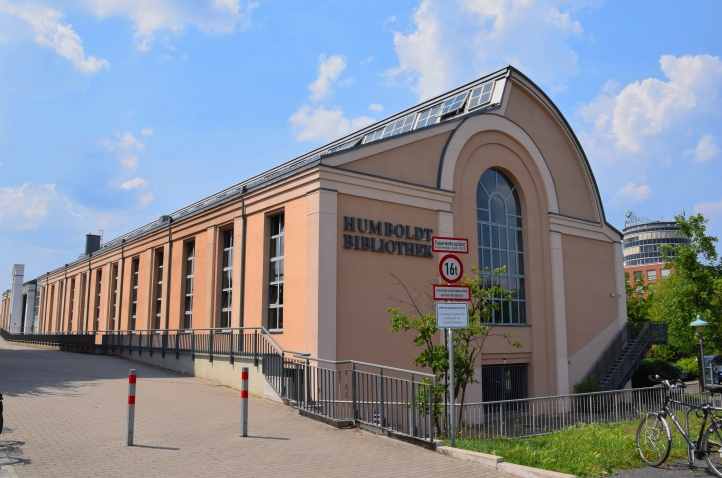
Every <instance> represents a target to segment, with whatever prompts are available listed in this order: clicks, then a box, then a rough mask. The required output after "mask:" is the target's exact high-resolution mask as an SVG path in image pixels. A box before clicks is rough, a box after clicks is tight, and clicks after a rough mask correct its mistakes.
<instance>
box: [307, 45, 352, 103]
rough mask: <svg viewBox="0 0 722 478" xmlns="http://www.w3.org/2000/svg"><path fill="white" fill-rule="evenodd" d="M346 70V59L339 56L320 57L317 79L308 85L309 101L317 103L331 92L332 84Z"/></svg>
mask: <svg viewBox="0 0 722 478" xmlns="http://www.w3.org/2000/svg"><path fill="white" fill-rule="evenodd" d="M345 69H346V59H345V58H344V57H343V56H341V55H331V56H328V57H327V56H326V55H321V57H320V58H319V64H318V78H316V80H315V81H314V82H313V83H311V84H310V85H308V89H309V90H310V91H311V99H312V100H314V101H319V100H322V99H324V98H325V97H326V96H328V94H329V93H330V92H331V89H332V88H333V85H334V83H335V82H336V81H337V80H338V78H339V77H340V76H341V73H343V71H344V70H345Z"/></svg>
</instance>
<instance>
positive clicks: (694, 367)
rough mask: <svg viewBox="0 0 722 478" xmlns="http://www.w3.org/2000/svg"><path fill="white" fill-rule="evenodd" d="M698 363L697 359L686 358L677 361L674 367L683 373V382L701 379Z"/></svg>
mask: <svg viewBox="0 0 722 478" xmlns="http://www.w3.org/2000/svg"><path fill="white" fill-rule="evenodd" d="M698 362H699V361H698V360H697V357H685V358H681V359H679V360H677V361H676V362H675V364H674V365H675V366H676V367H677V368H678V369H679V370H680V371H681V372H682V379H683V380H692V379H696V378H698V377H699V363H698Z"/></svg>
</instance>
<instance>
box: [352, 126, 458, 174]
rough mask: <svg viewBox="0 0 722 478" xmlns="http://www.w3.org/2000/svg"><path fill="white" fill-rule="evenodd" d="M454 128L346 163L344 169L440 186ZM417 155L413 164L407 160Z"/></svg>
mask: <svg viewBox="0 0 722 478" xmlns="http://www.w3.org/2000/svg"><path fill="white" fill-rule="evenodd" d="M450 135H451V132H448V131H447V132H443V133H440V134H437V135H434V136H431V137H429V138H425V139H422V140H420V141H414V142H412V143H409V144H405V145H403V146H400V147H397V148H393V149H390V150H387V151H384V152H382V153H377V154H373V155H371V156H368V157H366V158H363V159H359V160H357V161H354V162H352V163H348V164H346V165H344V166H343V168H344V169H349V170H351V171H358V172H362V173H368V174H374V175H377V176H382V177H385V178H393V179H398V180H400V181H406V182H409V183H412V184H421V185H424V186H429V187H436V176H437V170H438V164H439V159H440V158H441V154H442V151H443V149H444V145H445V144H446V141H447V140H448V138H449V136H450ZM407 158H413V164H411V163H410V162H409V161H406V160H405V159H407Z"/></svg>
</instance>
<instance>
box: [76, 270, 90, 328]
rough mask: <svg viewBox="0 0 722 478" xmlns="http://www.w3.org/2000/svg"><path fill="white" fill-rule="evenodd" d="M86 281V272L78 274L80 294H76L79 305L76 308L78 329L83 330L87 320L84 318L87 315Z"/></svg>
mask: <svg viewBox="0 0 722 478" xmlns="http://www.w3.org/2000/svg"><path fill="white" fill-rule="evenodd" d="M87 281H88V273H87V272H84V273H83V274H80V294H79V295H78V298H79V303H80V307H79V309H78V330H82V331H83V332H85V331H86V329H87V324H88V322H87V321H86V320H85V318H86V316H87V313H88V311H87V306H88V304H86V303H85V287H86V284H87Z"/></svg>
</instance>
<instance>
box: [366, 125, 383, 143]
mask: <svg viewBox="0 0 722 478" xmlns="http://www.w3.org/2000/svg"><path fill="white" fill-rule="evenodd" d="M383 133H384V128H379V129H377V130H374V131H371V132H370V133H368V134H366V135H364V137H363V139H362V140H361V143H362V144H366V143H371V142H372V141H378V140H380V139H381V137H382V135H383Z"/></svg>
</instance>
